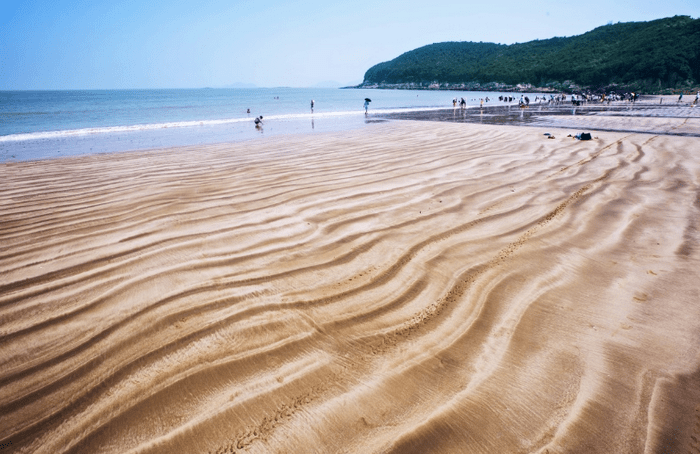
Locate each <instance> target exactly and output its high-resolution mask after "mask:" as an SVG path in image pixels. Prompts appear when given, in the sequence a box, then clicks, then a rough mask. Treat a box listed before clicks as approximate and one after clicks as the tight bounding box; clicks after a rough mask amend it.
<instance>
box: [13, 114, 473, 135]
mask: <svg viewBox="0 0 700 454" xmlns="http://www.w3.org/2000/svg"><path fill="white" fill-rule="evenodd" d="M470 107H473V106H470ZM444 108H445V107H420V108H392V109H373V110H372V112H373V113H382V114H388V113H400V112H412V111H425V110H440V109H444ZM363 113H364V112H363V111H362V110H353V111H336V112H318V113H303V114H300V113H291V114H277V115H269V116H264V120H265V121H270V120H302V119H310V118H324V117H326V118H328V117H342V116H356V115H361V114H363ZM254 119H255V118H254V117H246V118H225V119H216V120H189V121H173V122H165V123H148V124H137V125H117V126H98V127H91V128H80V129H64V130H56V131H37V132H29V133H18V134H8V135H5V136H0V143H1V142H23V141H28V140H43V139H60V138H67V137H79V136H88V135H95V134H114V133H121V132H138V131H149V130H158V129H167V128H191V127H197V126H216V125H225V124H235V123H245V122H252V121H253V120H254Z"/></svg>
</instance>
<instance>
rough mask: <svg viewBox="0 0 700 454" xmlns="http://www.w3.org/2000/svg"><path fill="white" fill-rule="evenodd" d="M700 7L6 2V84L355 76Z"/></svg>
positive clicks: (1, 81)
mask: <svg viewBox="0 0 700 454" xmlns="http://www.w3.org/2000/svg"><path fill="white" fill-rule="evenodd" d="M677 14H680V15H689V16H691V17H693V18H698V17H700V1H698V0H666V1H658V0H655V1H649V0H641V1H614V0H608V1H602V0H590V1H587V2H581V1H579V0H575V1H574V0H544V1H532V2H523V1H522V0H512V1H511V0H494V1H490V2H489V1H480V2H471V1H465V0H454V1H453V0H443V1H433V2H431V1H426V0H421V1H413V0H408V1H398V0H397V1H395V0H371V1H369V0H358V1H353V2H349V1H348V2H329V1H327V0H309V1H304V0H300V1H294V0H293V1H285V2H281V1H274V0H270V1H265V0H259V1H250V0H248V1H245V2H244V1H237V0H234V1H230V0H229V1H219V0H198V1H194V0H189V1H181V0H168V1H163V0H153V1H146V2H144V1H143V0H139V1H136V0H110V1H102V0H93V1H87V0H79V1H75V0H73V1H68V0H53V1H47V0H34V1H15V0H2V1H1V2H0V90H24V89H41V90H46V89H81V88H86V89H89V88H199V87H221V86H226V85H230V84H234V83H239V82H240V83H251V84H255V85H257V86H260V87H272V86H291V87H308V86H314V85H316V84H318V83H322V82H324V81H336V82H339V83H341V84H349V83H359V82H360V81H361V80H362V78H363V76H364V73H365V71H366V70H367V69H368V68H369V67H371V66H372V65H374V64H377V63H380V62H382V61H387V60H391V59H393V58H395V57H397V56H398V55H400V54H402V53H403V52H407V51H409V50H412V49H415V48H417V47H420V46H423V45H426V44H431V43H436V42H443V41H486V42H497V43H504V44H511V43H514V42H526V41H530V40H533V39H546V38H551V37H554V36H572V35H578V34H581V33H585V32H586V31H589V30H592V29H593V28H595V27H598V26H601V25H605V24H606V23H608V22H629V21H645V20H653V19H659V18H662V17H669V16H673V15H677Z"/></svg>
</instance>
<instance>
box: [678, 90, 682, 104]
mask: <svg viewBox="0 0 700 454" xmlns="http://www.w3.org/2000/svg"><path fill="white" fill-rule="evenodd" d="M681 99H683V93H682V92H681V94H680V96H678V102H681Z"/></svg>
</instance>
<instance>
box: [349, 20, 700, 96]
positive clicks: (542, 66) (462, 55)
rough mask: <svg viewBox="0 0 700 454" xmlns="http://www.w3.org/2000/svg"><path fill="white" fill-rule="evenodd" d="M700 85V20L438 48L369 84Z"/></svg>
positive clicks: (372, 74) (377, 72)
mask: <svg viewBox="0 0 700 454" xmlns="http://www.w3.org/2000/svg"><path fill="white" fill-rule="evenodd" d="M699 82H700V19H692V18H690V17H688V16H675V17H671V18H666V19H659V20H655V21H650V22H628V23H617V24H609V25H605V26H602V27H598V28H596V29H594V30H592V31H590V32H588V33H585V34H583V35H579V36H572V37H568V38H551V39H546V40H536V41H530V42H527V43H517V44H512V45H504V44H494V43H483V42H480V43H475V42H445V43H438V44H431V45H428V46H424V47H420V48H418V49H415V50H412V51H410V52H406V53H405V54H403V55H400V56H399V57H397V58H395V59H394V60H391V61H388V62H384V63H380V64H378V65H375V66H373V67H372V68H370V69H369V70H368V71H367V72H366V73H365V77H364V82H363V83H362V86H364V87H370V86H387V87H389V86H394V88H427V87H431V86H432V88H465V89H479V88H481V89H489V88H502V87H504V86H510V87H515V86H517V85H518V84H521V85H529V86H532V87H540V88H551V89H556V90H568V89H584V88H585V89H592V90H600V89H605V88H609V87H611V86H619V87H626V88H632V89H637V90H638V91H644V92H674V91H678V90H682V89H689V88H691V87H694V86H697V85H698V84H699Z"/></svg>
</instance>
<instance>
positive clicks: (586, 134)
mask: <svg viewBox="0 0 700 454" xmlns="http://www.w3.org/2000/svg"><path fill="white" fill-rule="evenodd" d="M574 138H575V139H577V140H591V138H592V137H591V133H590V132H580V133H578V134H576V135H575V136H574Z"/></svg>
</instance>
